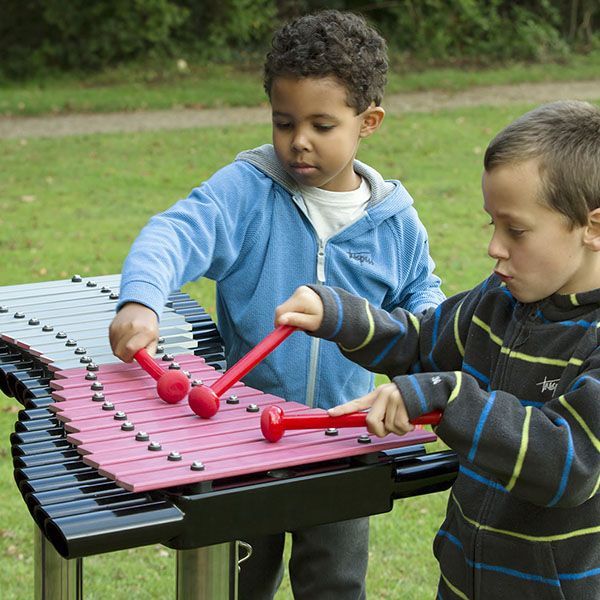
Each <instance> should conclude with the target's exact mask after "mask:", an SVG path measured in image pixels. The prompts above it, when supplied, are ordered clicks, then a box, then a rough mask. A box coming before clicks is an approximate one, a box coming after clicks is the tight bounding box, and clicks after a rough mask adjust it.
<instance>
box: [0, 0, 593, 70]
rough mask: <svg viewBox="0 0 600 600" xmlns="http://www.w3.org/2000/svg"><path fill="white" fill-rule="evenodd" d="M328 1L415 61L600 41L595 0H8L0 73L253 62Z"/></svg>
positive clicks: (508, 56) (565, 48) (485, 59)
mask: <svg viewBox="0 0 600 600" xmlns="http://www.w3.org/2000/svg"><path fill="white" fill-rule="evenodd" d="M323 8H337V9H340V10H352V11H355V12H360V13H362V14H364V15H365V16H366V17H367V18H368V19H369V21H370V22H372V23H373V24H374V25H375V26H376V27H377V28H378V29H379V30H380V31H381V32H382V34H383V35H385V37H386V38H387V40H388V43H389V46H390V49H391V50H392V51H393V52H394V55H400V56H402V57H403V60H405V61H412V62H414V61H417V62H425V63H427V64H438V65H439V64H444V63H446V64H447V63H456V62H465V61H466V62H470V63H475V64H481V63H485V64H487V63H490V62H495V63H498V62H500V61H506V60H531V61H544V60H555V59H560V58H561V57H564V56H566V55H567V54H569V53H571V52H582V51H583V52H585V51H587V50H590V49H592V48H594V47H598V45H600V35H599V33H598V26H599V22H600V3H599V2H598V0H536V1H533V0H525V1H522V2H513V1H512V0H397V1H392V0H373V1H371V2H367V1H366V0H330V1H329V2H324V1H319V0H221V1H220V2H216V3H213V2H207V1H199V0H129V1H128V2H124V1H123V0H101V1H100V0H92V1H90V0H69V1H68V2H64V0H2V2H1V4H0V56H2V57H3V59H2V61H1V62H0V73H1V74H2V75H3V76H4V77H8V78H13V79H15V78H19V77H21V78H23V77H28V76H30V75H33V74H36V73H39V72H40V71H42V70H46V71H47V70H56V71H68V70H71V71H73V70H75V71H79V70H81V71H87V72H90V71H94V70H100V69H102V68H105V67H110V66H115V65H118V64H123V63H126V62H127V61H131V60H139V59H142V58H153V57H154V58H164V57H176V58H183V59H191V58H194V59H198V58H199V59H203V60H206V61H218V62H232V61H233V62H238V63H244V62H247V61H248V62H254V63H256V62H257V61H259V62H260V59H261V57H262V55H263V53H264V52H265V51H266V49H267V48H268V45H269V42H270V38H271V32H272V31H273V29H275V28H276V27H277V26H278V25H279V24H280V23H281V22H282V21H284V20H286V19H290V18H293V17H295V16H298V15H300V14H304V13H307V12H311V11H316V10H319V9H323Z"/></svg>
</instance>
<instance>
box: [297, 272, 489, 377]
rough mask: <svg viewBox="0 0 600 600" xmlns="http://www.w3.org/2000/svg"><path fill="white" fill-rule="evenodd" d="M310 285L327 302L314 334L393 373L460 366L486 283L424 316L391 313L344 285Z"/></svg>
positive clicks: (377, 369) (373, 367)
mask: <svg viewBox="0 0 600 600" xmlns="http://www.w3.org/2000/svg"><path fill="white" fill-rule="evenodd" d="M308 287H309V288H310V289H312V290H313V291H314V292H315V293H316V294H317V295H318V296H319V298H320V299H321V302H322V305H323V319H322V322H321V324H320V326H319V328H318V329H316V330H315V331H314V335H316V336H317V337H322V338H325V339H328V340H331V341H334V342H336V343H337V344H338V346H339V348H340V350H341V351H342V353H343V354H344V355H345V356H346V357H347V358H349V359H350V360H352V361H353V362H356V363H358V364H360V365H361V366H363V367H365V368H366V369H368V370H370V371H374V372H376V373H384V374H386V375H387V376H388V377H390V378H391V377H393V376H395V375H398V374H400V373H407V372H411V371H425V370H427V371H439V370H450V369H460V368H461V365H462V352H463V348H462V342H461V340H464V339H466V336H467V332H468V329H469V327H470V325H471V316H472V314H473V312H474V310H475V308H476V306H477V303H478V300H479V298H480V296H481V293H482V290H483V289H484V287H485V283H484V284H482V285H481V286H478V287H477V288H475V289H474V290H471V291H470V292H465V293H463V294H459V295H456V296H453V297H452V298H449V299H447V300H446V301H444V302H443V303H442V304H440V305H439V306H438V307H437V308H436V309H430V310H428V311H427V312H426V313H421V314H419V315H414V314H412V313H410V312H409V311H407V310H404V309H402V308H397V309H395V310H393V311H392V312H387V311H385V310H383V309H379V308H376V307H374V306H372V305H371V304H369V303H368V302H367V301H366V300H365V299H363V298H359V297H357V296H353V295H352V294H349V293H348V292H346V291H344V290H342V289H339V288H329V287H326V286H308Z"/></svg>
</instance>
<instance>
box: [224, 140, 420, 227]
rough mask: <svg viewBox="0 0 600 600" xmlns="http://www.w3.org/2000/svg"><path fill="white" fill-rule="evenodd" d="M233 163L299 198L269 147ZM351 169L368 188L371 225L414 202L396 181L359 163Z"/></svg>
mask: <svg viewBox="0 0 600 600" xmlns="http://www.w3.org/2000/svg"><path fill="white" fill-rule="evenodd" d="M236 160H240V161H245V162H248V163H250V164H251V165H253V166H254V167H256V168H257V169H259V170H260V171H262V172H263V173H264V174H265V175H267V176H268V177H270V178H271V179H273V181H275V182H277V183H278V184H279V185H281V186H282V187H283V188H285V189H286V190H287V191H288V192H289V193H290V194H291V195H292V196H300V195H301V193H300V190H299V188H298V185H297V184H296V182H295V181H294V179H293V178H292V177H291V176H290V175H289V174H288V173H287V172H286V171H285V170H284V169H283V167H282V166H281V163H280V162H279V160H278V158H277V155H276V154H275V148H274V147H273V145H272V144H264V145H262V146H259V147H258V148H253V149H252V150H246V151H244V152H240V154H238V155H237V156H236ZM354 170H355V171H356V173H358V174H359V175H360V176H361V177H364V178H365V179H366V181H367V182H368V184H369V187H370V188H371V199H370V200H369V204H368V209H367V212H368V214H369V217H370V219H371V221H372V222H373V225H377V224H379V223H380V222H381V221H383V220H385V219H387V218H389V217H390V216H392V215H394V214H396V213H398V212H400V211H402V210H404V209H406V208H407V207H409V206H412V204H413V200H412V198H411V196H410V194H409V193H408V192H407V191H406V189H405V188H404V186H403V185H402V184H401V183H400V182H399V181H397V180H386V179H383V177H382V176H381V175H380V174H379V173H378V172H377V171H376V170H375V169H373V168H371V167H370V166H369V165H366V164H365V163H363V162H361V161H359V160H355V161H354ZM384 200H385V202H384Z"/></svg>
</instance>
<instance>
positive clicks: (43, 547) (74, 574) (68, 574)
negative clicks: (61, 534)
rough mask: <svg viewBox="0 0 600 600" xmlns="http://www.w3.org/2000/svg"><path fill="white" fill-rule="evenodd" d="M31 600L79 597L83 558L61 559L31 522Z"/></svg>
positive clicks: (64, 599)
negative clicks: (32, 575)
mask: <svg viewBox="0 0 600 600" xmlns="http://www.w3.org/2000/svg"><path fill="white" fill-rule="evenodd" d="M33 527H34V532H33V549H34V557H33V562H34V570H35V577H34V580H35V581H34V585H35V595H34V598H35V600H82V599H83V559H82V558H75V559H71V560H68V559H66V558H63V557H62V556H61V555H60V554H59V553H58V552H57V551H56V550H55V549H54V546H53V545H52V544H51V543H50V542H49V541H48V540H47V539H46V537H45V536H44V534H43V533H42V532H41V531H40V529H39V527H38V526H37V525H35V524H34V526H33Z"/></svg>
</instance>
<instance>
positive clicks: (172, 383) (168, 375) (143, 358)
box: [133, 348, 190, 404]
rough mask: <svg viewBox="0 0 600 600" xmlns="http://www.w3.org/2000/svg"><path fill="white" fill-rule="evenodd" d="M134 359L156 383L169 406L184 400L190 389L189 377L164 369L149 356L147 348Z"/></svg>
mask: <svg viewBox="0 0 600 600" xmlns="http://www.w3.org/2000/svg"><path fill="white" fill-rule="evenodd" d="M133 358H135V360H136V361H137V362H138V364H139V365H140V367H142V369H144V371H146V373H148V375H150V376H151V377H152V378H153V379H154V380H155V381H156V391H157V392H158V395H159V396H160V397H161V398H162V399H163V400H164V401H165V402H168V403H169V404H175V402H179V401H180V400H183V399H184V398H185V396H186V394H187V393H188V390H189V389H190V381H189V379H188V378H187V375H185V373H183V372H181V371H176V370H174V369H173V370H169V371H165V370H164V369H162V368H161V367H160V366H159V365H158V364H157V363H156V362H155V361H154V359H153V358H152V357H151V356H150V355H149V354H148V351H147V350H146V348H142V349H140V350H138V351H137V352H136V353H135V354H134V355H133Z"/></svg>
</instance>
